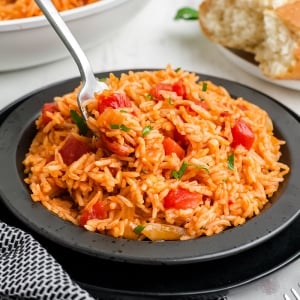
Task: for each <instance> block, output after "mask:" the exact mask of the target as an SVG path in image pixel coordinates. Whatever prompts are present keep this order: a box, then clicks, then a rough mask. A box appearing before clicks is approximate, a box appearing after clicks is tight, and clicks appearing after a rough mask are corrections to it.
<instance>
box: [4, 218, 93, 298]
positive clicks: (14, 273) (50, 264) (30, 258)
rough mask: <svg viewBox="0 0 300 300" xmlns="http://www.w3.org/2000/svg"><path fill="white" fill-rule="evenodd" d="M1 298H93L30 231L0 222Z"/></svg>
mask: <svg viewBox="0 0 300 300" xmlns="http://www.w3.org/2000/svg"><path fill="white" fill-rule="evenodd" d="M0 299H1V300H2V299H3V300H13V299H14V300H15V299H16V300H20V299H39V300H48V299H55V300H56V299H57V300H58V299H66V300H92V299H94V298H93V297H92V296H91V295H90V294H89V293H88V292H87V291H85V290H83V289H82V288H81V287H80V286H79V285H77V284H76V283H75V282H74V281H73V280H72V279H71V278H70V277H69V275H68V274H67V273H66V272H65V271H64V270H63V268H62V267H61V265H60V264H59V263H58V262H57V261H56V260H55V259H54V258H53V257H52V256H51V255H50V254H49V253H48V252H47V250H46V249H45V248H43V247H42V246H41V245H40V244H39V242H37V241H36V240H35V239H34V238H33V237H32V236H31V235H30V234H27V233H25V232H24V231H22V230H20V229H18V228H16V227H12V226H9V225H7V224H5V223H3V222H1V221H0Z"/></svg>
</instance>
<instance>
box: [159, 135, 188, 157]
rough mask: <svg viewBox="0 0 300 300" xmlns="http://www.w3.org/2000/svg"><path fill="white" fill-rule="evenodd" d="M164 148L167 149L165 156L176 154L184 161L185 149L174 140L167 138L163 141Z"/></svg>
mask: <svg viewBox="0 0 300 300" xmlns="http://www.w3.org/2000/svg"><path fill="white" fill-rule="evenodd" d="M163 146H164V149H165V154H166V155H171V154H172V153H176V155H177V156H178V157H179V158H180V159H183V158H184V156H185V151H184V150H183V148H182V147H181V146H180V145H179V144H178V143H176V142H175V141H174V140H173V139H172V138H170V137H165V138H164V140H163Z"/></svg>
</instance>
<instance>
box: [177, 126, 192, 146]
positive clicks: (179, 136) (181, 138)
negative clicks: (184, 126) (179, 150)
mask: <svg viewBox="0 0 300 300" xmlns="http://www.w3.org/2000/svg"><path fill="white" fill-rule="evenodd" d="M174 140H175V141H176V142H177V143H178V144H179V145H180V146H181V147H183V148H186V147H188V145H189V140H188V139H187V137H186V136H185V135H182V134H181V133H179V132H178V131H177V130H175V131H174Z"/></svg>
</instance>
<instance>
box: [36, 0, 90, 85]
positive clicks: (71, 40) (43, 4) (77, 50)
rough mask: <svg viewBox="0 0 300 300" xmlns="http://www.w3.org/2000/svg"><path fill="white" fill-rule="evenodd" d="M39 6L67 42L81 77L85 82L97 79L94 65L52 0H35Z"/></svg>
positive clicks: (61, 37) (64, 41)
mask: <svg viewBox="0 0 300 300" xmlns="http://www.w3.org/2000/svg"><path fill="white" fill-rule="evenodd" d="M35 1H36V3H37V5H38V6H39V8H40V9H41V10H42V12H43V13H44V15H45V17H46V18H47V20H48V21H49V23H50V24H51V26H52V27H53V29H54V30H55V31H56V33H57V34H58V36H59V37H60V39H61V40H62V42H63V43H64V44H65V46H66V47H67V49H68V50H69V52H70V54H71V55H72V57H73V58H74V60H75V62H76V64H77V67H78V69H79V72H80V74H81V78H82V80H83V81H84V82H86V81H88V80H95V78H94V73H93V70H92V67H91V65H90V63H89V61H88V59H87V57H86V55H85V53H84V52H83V50H82V48H81V47H80V45H79V43H78V42H77V40H76V39H75V37H74V36H73V34H72V32H71V31H70V29H69V27H68V26H67V25H66V23H65V22H64V20H63V19H62V17H61V16H60V14H59V12H58V11H57V9H56V8H55V6H54V5H53V3H52V2H51V0H35Z"/></svg>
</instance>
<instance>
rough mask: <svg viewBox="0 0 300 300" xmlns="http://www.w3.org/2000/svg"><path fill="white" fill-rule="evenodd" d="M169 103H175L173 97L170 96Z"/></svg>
mask: <svg viewBox="0 0 300 300" xmlns="http://www.w3.org/2000/svg"><path fill="white" fill-rule="evenodd" d="M168 103H169V104H170V105H173V103H174V101H173V99H172V98H171V97H169V99H168Z"/></svg>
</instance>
